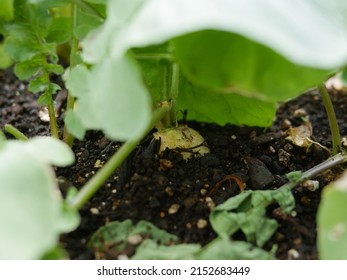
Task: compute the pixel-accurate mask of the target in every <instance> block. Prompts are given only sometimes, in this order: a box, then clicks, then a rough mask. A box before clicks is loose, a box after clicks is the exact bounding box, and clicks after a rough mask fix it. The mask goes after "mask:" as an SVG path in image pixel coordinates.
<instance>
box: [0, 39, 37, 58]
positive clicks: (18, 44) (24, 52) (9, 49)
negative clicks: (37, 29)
mask: <svg viewBox="0 0 347 280" xmlns="http://www.w3.org/2000/svg"><path fill="white" fill-rule="evenodd" d="M4 48H5V51H6V53H8V54H9V56H10V57H11V58H12V59H13V60H16V61H25V60H29V59H31V58H32V57H34V56H35V55H37V54H39V53H40V51H41V48H40V45H38V44H37V42H35V41H32V40H31V39H30V38H25V37H24V38H20V37H14V36H12V35H10V36H9V37H7V38H6V40H5V44H4Z"/></svg>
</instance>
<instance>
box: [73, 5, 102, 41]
mask: <svg viewBox="0 0 347 280" xmlns="http://www.w3.org/2000/svg"><path fill="white" fill-rule="evenodd" d="M101 24H102V19H100V18H98V17H96V16H94V15H91V14H89V13H87V12H85V11H82V10H81V9H79V10H78V16H77V25H76V30H75V36H76V38H78V39H79V40H81V39H84V37H85V36H86V35H87V34H88V33H89V32H91V31H92V30H95V29H96V28H97V27H99V26H100V25H101Z"/></svg>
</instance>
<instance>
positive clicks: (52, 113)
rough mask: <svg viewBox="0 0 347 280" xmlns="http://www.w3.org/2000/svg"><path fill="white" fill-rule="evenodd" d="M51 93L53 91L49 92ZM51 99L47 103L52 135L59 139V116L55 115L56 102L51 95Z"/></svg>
mask: <svg viewBox="0 0 347 280" xmlns="http://www.w3.org/2000/svg"><path fill="white" fill-rule="evenodd" d="M49 94H50V95H51V93H49ZM50 99H51V101H50V102H49V103H48V104H47V109H48V115H49V123H50V125H51V135H52V136H53V137H54V138H57V139H59V129H58V124H57V118H56V116H55V110H54V103H53V98H52V95H51V98H50Z"/></svg>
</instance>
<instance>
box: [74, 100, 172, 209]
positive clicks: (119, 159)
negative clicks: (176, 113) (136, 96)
mask: <svg viewBox="0 0 347 280" xmlns="http://www.w3.org/2000/svg"><path fill="white" fill-rule="evenodd" d="M169 109H170V106H164V107H160V108H158V109H157V110H155V111H154V112H153V116H152V120H151V122H150V126H149V128H148V129H147V130H146V131H144V133H142V135H140V137H138V138H137V139H133V140H129V141H127V142H125V143H124V144H123V145H122V146H121V147H120V149H119V150H118V151H117V152H116V153H115V154H114V155H113V156H112V157H111V158H110V159H109V160H108V161H107V163H106V164H105V165H104V166H103V167H102V168H101V169H100V170H99V171H98V172H97V173H96V174H95V175H94V176H93V177H92V178H91V179H90V180H89V181H88V182H87V183H86V184H85V185H84V186H83V188H82V189H81V190H80V191H79V192H78V193H77V195H76V197H74V198H73V199H72V200H71V201H70V205H71V206H72V207H74V208H76V209H80V208H81V207H82V206H83V205H84V204H85V203H86V202H87V201H88V200H89V199H90V198H91V197H92V196H93V195H94V194H95V193H96V192H97V191H98V190H99V189H100V187H101V186H102V185H103V184H104V183H105V181H106V180H107V179H108V178H109V177H110V176H111V175H112V173H113V172H114V171H115V170H116V169H117V168H118V167H119V166H120V165H121V164H122V163H123V161H124V160H125V159H126V158H127V157H128V156H129V155H130V153H131V152H132V151H133V150H134V149H135V148H136V146H137V145H138V143H139V142H140V141H141V140H142V139H143V138H144V137H145V136H146V135H147V133H148V132H149V131H150V130H151V129H152V128H153V126H154V125H155V124H156V123H157V122H158V121H160V120H161V119H162V118H163V117H164V116H165V115H166V114H167V113H168V112H169Z"/></svg>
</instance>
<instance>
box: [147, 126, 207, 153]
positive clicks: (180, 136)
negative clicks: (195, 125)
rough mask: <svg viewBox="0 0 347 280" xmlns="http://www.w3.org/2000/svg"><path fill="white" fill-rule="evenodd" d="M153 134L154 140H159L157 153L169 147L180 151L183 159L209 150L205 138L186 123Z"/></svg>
mask: <svg viewBox="0 0 347 280" xmlns="http://www.w3.org/2000/svg"><path fill="white" fill-rule="evenodd" d="M153 135H154V139H155V140H160V148H159V154H162V153H163V152H164V151H165V150H166V149H170V150H173V151H175V152H178V153H180V154H181V155H182V157H183V159H184V160H188V159H190V158H191V157H192V155H194V156H203V155H205V154H208V153H209V152H210V149H209V148H208V147H207V145H206V142H205V139H204V138H203V137H202V136H201V135H200V134H199V133H198V132H197V131H196V130H194V129H192V128H190V127H188V126H186V125H182V126H178V127H175V128H169V129H164V130H162V131H158V132H155V133H154V134H153Z"/></svg>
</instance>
